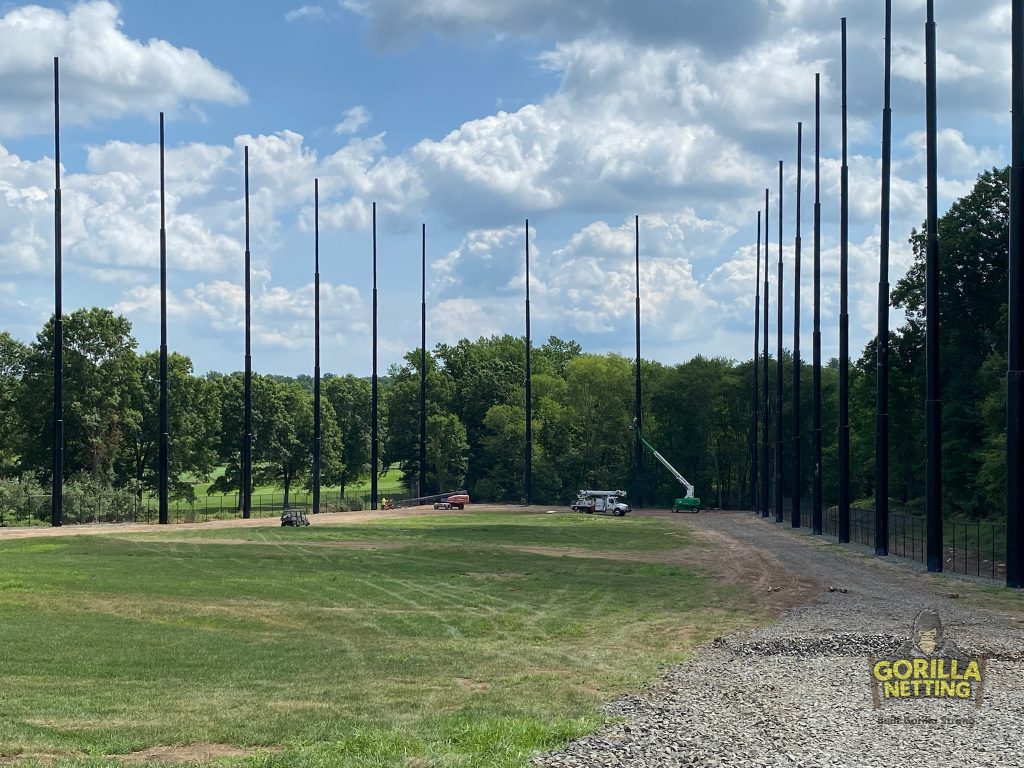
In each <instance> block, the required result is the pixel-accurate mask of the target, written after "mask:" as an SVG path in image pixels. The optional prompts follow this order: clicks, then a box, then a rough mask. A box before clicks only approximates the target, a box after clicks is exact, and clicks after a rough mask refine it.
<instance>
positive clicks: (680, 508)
mask: <svg viewBox="0 0 1024 768" xmlns="http://www.w3.org/2000/svg"><path fill="white" fill-rule="evenodd" d="M633 429H635V430H636V432H637V434H638V435H639V436H640V442H641V443H643V444H644V445H645V446H646V447H647V450H649V451H650V452H651V453H653V454H654V458H656V459H657V460H658V461H660V462H661V464H662V466H663V467H665V469H667V470H668V471H669V472H671V473H672V476H673V477H674V478H675V479H676V480H678V481H679V482H680V483H681V484H682V485H683V487H684V488H686V495H685V496H683V497H682V498H679V499H676V500H675V501H674V502H673V503H672V511H673V512H694V513H697V512H700V499H698V498H697V497H696V496H694V495H693V491H694V488H693V483H691V482H690V481H689V480H687V479H686V478H685V477H683V476H682V475H681V474H679V471H678V470H677V469H676V468H675V467H673V466H672V465H671V464H669V463H668V461H667V460H666V459H665V457H664V456H662V455H661V454H660V453H658V452H657V451H656V450H655V449H654V446H653V445H651V444H650V443H648V442H647V440H646V439H644V433H643V432H641V431H640V425H639V424H637V421H636V419H633Z"/></svg>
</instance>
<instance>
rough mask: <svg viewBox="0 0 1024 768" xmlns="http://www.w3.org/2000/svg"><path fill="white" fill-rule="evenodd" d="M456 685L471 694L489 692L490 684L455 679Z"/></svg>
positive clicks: (467, 679) (466, 679)
mask: <svg viewBox="0 0 1024 768" xmlns="http://www.w3.org/2000/svg"><path fill="white" fill-rule="evenodd" d="M455 682H456V684H457V685H458V686H459V688H461V689H462V690H464V691H470V692H471V693H484V692H485V691H489V690H491V684H490V683H485V682H483V681H480V680H471V679H470V678H468V677H456V678H455Z"/></svg>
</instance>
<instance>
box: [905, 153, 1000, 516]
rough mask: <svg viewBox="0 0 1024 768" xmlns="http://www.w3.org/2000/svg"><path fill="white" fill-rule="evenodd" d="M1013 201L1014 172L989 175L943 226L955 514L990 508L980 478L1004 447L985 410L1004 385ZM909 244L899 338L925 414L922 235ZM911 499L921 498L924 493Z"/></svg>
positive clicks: (947, 459) (946, 471)
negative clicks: (1000, 378)
mask: <svg viewBox="0 0 1024 768" xmlns="http://www.w3.org/2000/svg"><path fill="white" fill-rule="evenodd" d="M1009 201H1010V198H1009V169H1008V168H1004V169H1002V170H999V169H992V170H990V171H986V172H984V173H982V174H981V175H980V176H979V177H978V181H977V183H976V184H975V186H974V188H973V189H972V190H971V192H970V193H969V194H968V195H966V196H965V197H963V198H961V199H960V200H957V201H956V202H955V203H954V204H953V205H952V206H951V207H950V209H949V211H948V212H947V213H946V214H945V215H944V216H942V217H941V218H940V219H939V222H938V234H939V242H940V246H939V273H940V280H939V308H940V329H941V330H940V333H941V336H940V363H941V371H942V401H943V413H942V431H943V435H942V440H943V446H942V448H943V451H942V460H943V488H944V493H943V499H944V509H947V510H949V511H950V512H952V513H961V514H969V515H974V516H977V515H981V514H984V513H985V512H986V511H987V510H989V509H990V508H991V507H990V503H991V500H992V499H991V494H986V492H984V491H983V487H982V484H980V483H979V482H978V477H979V476H980V475H981V474H982V470H983V467H984V466H985V465H987V464H988V465H990V464H991V459H992V457H993V455H995V454H998V453H999V452H1000V451H999V446H1000V443H1003V444H1005V425H1004V421H1005V420H1004V419H1002V418H1000V419H992V418H986V412H985V408H986V402H987V401H989V397H990V394H991V389H992V387H993V386H1001V383H999V384H996V383H995V381H994V380H993V377H992V375H991V371H992V370H996V369H998V368H999V367H1000V366H1001V367H1002V369H1003V370H1004V371H1005V350H1006V343H1007V338H1006V303H1007V295H1008V284H1007V279H1008V278H1007V256H1006V254H1007V246H1008V242H1009ZM910 242H911V244H912V245H913V249H914V262H913V264H912V265H911V267H910V269H909V270H908V271H907V275H906V276H905V277H904V278H903V279H902V280H900V281H899V282H898V283H897V284H896V287H895V288H894V289H893V294H892V302H893V305H894V306H895V307H897V308H900V309H903V310H904V311H905V312H906V313H907V319H908V322H907V325H906V326H905V327H904V328H903V329H901V333H902V335H903V337H904V338H905V339H906V340H908V341H911V342H913V343H914V345H915V347H916V348H915V350H914V353H913V354H912V355H909V356H908V357H910V361H911V362H912V364H913V366H914V369H915V373H917V374H918V375H917V377H916V380H917V382H918V385H917V398H916V400H917V402H916V408H918V409H923V401H924V377H923V365H924V352H923V349H924V346H923V345H924V328H925V325H924V324H925V322H926V307H925V256H926V242H925V238H924V234H923V233H921V232H918V231H916V230H915V231H914V232H912V233H911V238H910ZM894 372H895V366H894ZM895 375H896V376H897V377H898V376H899V375H900V374H899V373H895ZM905 420H906V421H907V422H909V423H914V422H913V421H912V420H911V419H909V418H905ZM920 427H921V431H918V432H916V437H917V439H918V444H919V445H923V443H924V436H923V421H921V422H920ZM919 452H920V449H919ZM986 471H987V472H988V474H989V475H991V469H989V470H986ZM913 493H914V494H915V495H922V494H923V487H922V486H920V485H918V486H917V487H916V488H915V490H914V491H913Z"/></svg>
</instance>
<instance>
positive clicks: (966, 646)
mask: <svg viewBox="0 0 1024 768" xmlns="http://www.w3.org/2000/svg"><path fill="white" fill-rule="evenodd" d="M673 519H675V520H677V521H678V522H679V524H681V525H686V526H690V527H692V528H693V529H694V530H695V531H696V532H697V535H698V536H699V537H700V538H702V540H704V541H705V542H706V544H707V546H708V547H709V548H711V547H718V548H720V547H721V546H722V543H723V542H728V543H729V548H730V550H731V551H732V553H733V555H732V557H733V560H735V559H736V553H737V552H744V551H745V552H748V553H751V554H752V555H754V554H756V555H757V556H758V557H759V558H761V560H762V561H764V562H770V563H772V564H773V565H774V566H775V567H774V568H773V569H772V570H773V573H772V575H771V577H770V578H769V579H768V581H769V582H770V581H776V582H778V583H776V584H771V583H767V584H766V583H765V582H764V580H762V581H761V582H759V583H758V584H757V586H756V588H755V589H756V590H763V591H767V592H770V593H771V594H772V595H773V596H774V595H776V594H782V595H785V594H786V592H787V590H791V589H792V590H794V591H795V590H796V588H797V587H798V586H799V589H800V595H799V597H800V599H799V600H795V601H794V600H791V601H790V602H789V603H788V604H787V603H785V601H783V602H782V603H776V604H777V605H783V606H785V608H784V609H780V616H779V620H778V622H777V623H775V624H773V625H771V626H769V627H767V628H763V629H758V630H754V631H751V632H748V633H742V634H737V635H732V636H728V637H724V638H718V639H717V640H715V641H714V642H712V643H710V644H708V645H705V646H703V647H701V648H700V649H699V650H698V652H697V653H696V654H695V656H694V657H693V658H692V659H691V660H690V661H688V662H686V663H684V664H682V665H680V666H678V667H675V668H673V669H671V670H669V671H668V672H667V673H666V674H664V675H663V676H662V677H661V678H660V679H659V680H658V681H657V682H656V683H655V684H654V685H653V686H652V687H651V688H650V689H648V690H646V691H644V692H642V693H640V694H637V695H629V696H626V697H624V698H622V699H620V700H618V701H615V702H612V703H611V704H609V705H608V707H607V709H606V713H607V715H608V717H609V722H608V724H607V725H606V726H605V727H604V728H602V729H601V730H599V731H598V732H597V733H595V734H592V735H590V736H587V737H585V738H582V739H580V740H578V741H575V742H573V743H572V744H570V745H569V746H568V747H567V748H566V749H565V750H563V751H560V752H556V753H549V754H545V755H539V756H537V757H536V758H535V759H534V761H533V764H534V765H536V766H545V767H546V768H556V767H558V768H576V767H580V768H582V767H584V766H586V767H587V768H592V767H596V766H635V767H641V766H642V767H644V768H648V767H649V768H662V767H664V768H672V767H673V766H765V767H766V768H767V767H769V766H770V767H771V768H776V767H777V766H806V767H808V768H810V767H812V766H814V767H817V766H849V768H868V767H874V766H900V768H903V767H904V766H916V765H934V766H950V767H951V768H957V767H959V766H971V768H974V767H979V768H980V767H982V766H1024V731H1022V728H1021V724H1022V720H1024V655H1022V649H1024V596H1019V595H1015V596H1010V597H1008V598H1007V597H1006V596H1004V598H1003V600H1002V601H1000V600H993V599H992V598H991V596H990V595H986V593H985V591H984V590H983V589H980V588H979V586H978V584H977V583H975V582H970V581H967V580H963V579H958V578H956V577H951V576H941V577H937V576H935V575H934V574H927V573H924V572H922V569H921V568H920V567H918V566H916V565H915V564H910V563H906V562H899V563H896V562H892V561H885V560H883V559H880V558H876V557H874V556H873V555H869V554H868V553H866V552H865V551H863V550H858V549H857V548H852V547H850V548H844V549H843V550H842V551H840V549H839V548H838V547H837V546H836V545H834V544H830V543H829V542H828V541H827V540H823V538H822V537H812V536H810V535H809V534H807V533H806V532H799V531H793V530H791V529H789V528H788V524H785V525H786V526H787V527H783V525H779V524H776V523H773V522H769V521H767V520H762V519H760V518H757V517H754V516H753V515H750V514H749V513H708V514H701V515H699V516H686V517H680V516H676V517H674V518H673ZM704 559H705V560H706V555H705V558H704ZM807 585H812V588H811V589H808V588H807ZM1016 597H1020V598H1021V599H1020V600H1019V601H1018V600H1016ZM769 604H771V601H769ZM793 605H799V606H800V607H792V606H793ZM993 606H994V607H993ZM922 609H933V610H935V611H937V612H938V614H939V615H940V617H941V619H942V623H943V631H944V633H945V636H946V637H947V638H949V639H952V640H953V641H954V642H955V643H956V644H957V645H958V646H959V647H960V649H961V650H962V651H964V652H967V653H972V654H979V655H980V654H985V655H987V656H988V659H987V661H986V667H985V674H984V678H985V679H984V688H983V697H982V701H981V703H980V706H976V705H975V702H973V701H950V700H948V699H947V700H939V699H930V700H921V699H913V700H892V699H889V700H886V699H882V700H881V702H880V708H879V709H876V708H874V706H873V697H872V693H871V686H870V684H869V680H870V666H871V661H870V660H871V657H872V656H873V657H876V658H878V657H885V656H886V655H888V656H890V657H893V656H894V655H895V654H896V649H897V648H898V647H899V645H900V644H901V643H902V642H904V641H905V640H906V639H907V638H908V637H910V636H911V634H912V629H913V624H914V619H915V617H916V616H917V615H918V613H919V612H920V611H921V610H922Z"/></svg>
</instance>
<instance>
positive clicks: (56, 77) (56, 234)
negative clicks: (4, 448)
mask: <svg viewBox="0 0 1024 768" xmlns="http://www.w3.org/2000/svg"><path fill="white" fill-rule="evenodd" d="M53 147H54V163H53V165H54V174H55V178H56V181H57V183H56V186H55V187H54V193H55V197H54V209H53V267H54V270H53V489H52V491H51V495H50V524H51V525H52V526H54V527H55V528H56V527H59V526H61V525H63V524H64V314H63V312H64V310H63V308H62V302H61V294H62V292H63V291H62V289H61V250H60V249H61V231H60V219H61V199H60V63H59V61H58V59H57V57H56V56H54V57H53Z"/></svg>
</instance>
